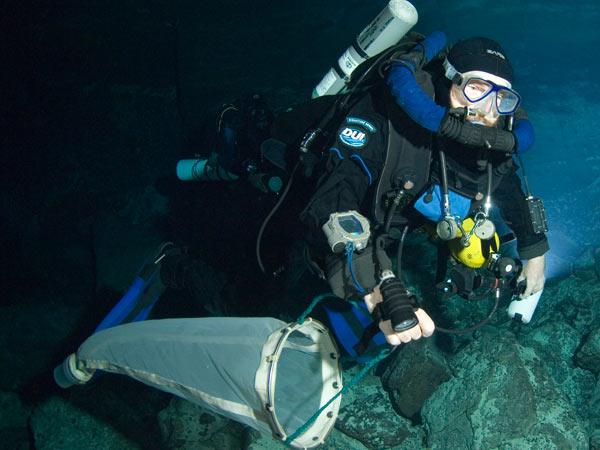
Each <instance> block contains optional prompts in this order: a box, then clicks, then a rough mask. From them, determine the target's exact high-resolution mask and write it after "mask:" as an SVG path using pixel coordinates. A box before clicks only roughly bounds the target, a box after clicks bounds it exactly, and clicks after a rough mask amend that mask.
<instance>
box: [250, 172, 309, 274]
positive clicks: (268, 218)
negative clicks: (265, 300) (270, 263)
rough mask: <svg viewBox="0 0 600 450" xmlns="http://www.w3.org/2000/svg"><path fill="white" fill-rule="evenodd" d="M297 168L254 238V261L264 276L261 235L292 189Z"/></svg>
mask: <svg viewBox="0 0 600 450" xmlns="http://www.w3.org/2000/svg"><path fill="white" fill-rule="evenodd" d="M299 166H300V162H297V163H296V165H295V166H294V169H293V170H292V173H291V174H290V179H289V181H288V184H287V186H286V187H285V189H284V191H283V193H282V194H281V198H280V199H279V200H278V201H277V203H276V204H275V206H273V209H271V212H270V213H269V214H268V215H267V217H266V218H265V220H264V221H263V223H262V225H261V226H260V230H259V231H258V236H257V237H256V261H257V262H258V267H259V268H260V271H261V272H262V273H264V274H266V273H267V271H266V270H265V266H264V265H263V263H262V258H261V257H260V242H261V240H262V235H263V233H264V231H265V228H266V227H267V224H268V223H269V220H271V217H273V215H274V214H275V212H276V211H277V210H278V209H279V207H280V206H281V204H282V203H283V200H284V199H285V197H286V196H287V194H288V192H289V190H290V188H291V187H292V181H293V180H294V175H296V170H298V167H299Z"/></svg>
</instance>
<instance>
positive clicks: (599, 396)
mask: <svg viewBox="0 0 600 450" xmlns="http://www.w3.org/2000/svg"><path fill="white" fill-rule="evenodd" d="M598 405H600V380H598V382H597V383H596V390H595V391H594V393H593V394H592V396H591V398H590V410H591V411H592V413H591V417H590V429H589V430H588V431H589V433H590V449H592V450H600V408H598Z"/></svg>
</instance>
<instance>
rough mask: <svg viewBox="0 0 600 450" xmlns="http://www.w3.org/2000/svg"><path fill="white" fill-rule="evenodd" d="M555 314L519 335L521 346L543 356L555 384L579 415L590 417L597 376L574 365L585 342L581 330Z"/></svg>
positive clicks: (542, 358)
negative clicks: (589, 402)
mask: <svg viewBox="0 0 600 450" xmlns="http://www.w3.org/2000/svg"><path fill="white" fill-rule="evenodd" d="M560 319H561V315H560V314H555V315H554V318H553V319H551V320H545V321H543V323H542V324H537V325H536V324H535V323H532V325H533V326H534V327H535V328H532V329H528V330H524V331H523V332H522V333H521V334H520V335H519V338H518V342H519V344H520V345H523V346H526V347H531V348H532V349H533V350H534V351H535V353H536V355H537V356H538V357H539V358H541V360H542V361H543V364H544V365H545V367H546V369H547V372H548V374H549V376H550V377H551V378H552V381H554V384H555V385H556V387H557V388H559V389H560V390H561V392H562V393H563V394H564V395H565V396H566V397H567V399H569V402H570V403H571V405H572V406H573V407H574V410H575V411H576V412H577V414H578V415H579V416H580V417H581V418H582V419H584V420H587V418H588V415H589V413H590V408H589V404H588V401H587V399H588V398H589V394H590V392H591V391H592V390H593V389H594V386H595V383H596V379H595V377H594V375H593V374H592V373H591V372H589V371H588V370H584V369H582V368H580V367H576V366H575V365H574V363H573V362H574V357H573V356H574V355H575V353H576V351H577V348H578V347H579V346H580V345H581V344H580V343H581V333H580V332H578V331H577V330H575V329H574V328H573V327H572V326H570V325H569V324H568V323H567V322H565V321H563V320H560Z"/></svg>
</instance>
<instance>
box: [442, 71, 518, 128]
mask: <svg viewBox="0 0 600 450" xmlns="http://www.w3.org/2000/svg"><path fill="white" fill-rule="evenodd" d="M462 76H463V81H462V83H461V84H454V83H453V84H452V88H451V89H450V107H451V108H462V107H468V108H470V109H471V110H472V111H475V112H476V115H475V116H468V117H467V119H468V120H470V121H472V122H475V123H479V124H482V125H486V126H488V127H491V126H494V125H496V122H497V121H498V118H499V117H500V115H499V114H498V109H497V107H496V104H497V103H496V102H497V100H498V98H497V96H498V92H492V93H490V94H489V95H486V96H485V97H484V98H483V99H482V100H481V101H478V102H472V101H469V100H468V98H467V96H468V97H470V98H476V97H478V96H479V94H483V93H484V92H485V89H487V88H488V87H487V86H485V84H486V83H485V81H484V80H488V81H491V82H492V83H494V84H496V85H498V86H503V87H510V83H509V82H508V81H506V80H505V79H503V78H500V77H498V76H496V75H492V74H490V73H487V72H481V71H479V70H472V71H470V72H465V73H463V74H462ZM478 80H481V82H480V81H478Z"/></svg>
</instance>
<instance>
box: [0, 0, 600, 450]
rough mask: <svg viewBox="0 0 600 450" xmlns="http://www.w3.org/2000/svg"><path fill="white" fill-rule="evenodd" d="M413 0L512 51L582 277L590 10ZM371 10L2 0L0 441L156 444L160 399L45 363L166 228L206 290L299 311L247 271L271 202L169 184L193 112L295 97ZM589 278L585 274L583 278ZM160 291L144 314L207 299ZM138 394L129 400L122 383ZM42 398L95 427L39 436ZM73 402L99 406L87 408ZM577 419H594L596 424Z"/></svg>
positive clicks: (572, 262)
mask: <svg viewBox="0 0 600 450" xmlns="http://www.w3.org/2000/svg"><path fill="white" fill-rule="evenodd" d="M413 3H414V5H415V6H416V7H417V9H418V11H419V13H420V20H419V23H418V24H417V26H416V27H415V29H416V30H417V31H419V32H421V33H424V34H427V33H429V32H431V31H434V30H438V29H439V30H442V31H444V32H445V33H446V34H447V36H448V41H449V42H453V41H455V40H457V39H459V38H463V37H468V36H473V35H484V36H488V37H491V38H494V39H496V40H498V41H499V42H501V43H502V45H503V47H504V48H505V49H506V51H507V53H508V54H509V55H510V58H511V60H512V63H513V66H514V67H515V72H516V81H515V85H514V87H515V89H516V90H518V91H519V92H520V93H521V94H522V96H523V102H524V106H525V108H526V109H527V111H528V113H529V115H530V118H531V121H532V123H533V125H534V128H535V131H536V144H535V146H534V148H533V149H532V150H530V151H529V152H528V153H526V154H525V155H524V161H525V164H526V168H527V173H528V176H529V182H530V185H531V187H532V190H533V192H534V194H535V195H537V196H541V197H542V198H543V199H544V201H545V203H546V208H547V214H548V218H549V221H550V228H551V231H550V232H549V233H548V237H549V241H550V246H551V252H550V253H549V254H548V267H547V272H546V275H547V277H548V278H549V279H550V280H553V281H551V283H552V282H554V283H556V284H554V285H552V286H555V287H556V291H557V292H562V291H561V289H562V290H563V291H564V290H565V289H567V287H564V288H561V287H560V286H561V285H560V283H561V282H562V280H564V279H566V278H568V277H572V276H573V275H574V274H575V275H577V274H578V273H581V270H583V271H584V272H585V273H588V272H589V271H592V272H593V270H594V264H596V265H598V264H599V263H598V258H600V256H598V255H597V250H596V249H597V248H599V247H600V238H599V236H600V207H599V206H598V205H599V204H600V182H599V181H598V180H599V179H600V154H599V153H598V147H599V145H600V131H598V126H597V122H598V112H597V105H598V102H599V101H600V89H599V87H600V86H599V83H598V73H599V71H600V63H599V61H598V56H597V54H598V51H597V49H598V47H599V45H600V34H599V33H598V31H597V30H598V27H599V26H600V7H599V6H598V5H597V4H596V2H592V1H578V2H571V3H568V4H567V3H565V2H559V1H543V2H542V1H537V2H527V3H526V4H524V3H523V2H518V1H508V2H491V1H464V2H459V3H458V2H450V1H442V0H438V1H434V2H432V1H416V2H413ZM384 6H385V2H383V1H376V2H359V1H356V0H349V1H345V2H339V1H333V2H326V3H325V2H321V1H313V0H308V1H302V2H299V1H293V2H292V1H288V2H275V1H272V0H257V1H253V2H241V1H233V0H226V1H223V2H213V3H208V2H192V1H175V2H168V1H158V0H154V1H146V2H140V1H134V0H131V1H123V2H118V3H115V2H106V1H95V0H94V1H88V2H75V1H58V2H48V1H7V2H5V3H4V5H3V6H2V13H1V15H0V29H1V30H2V38H1V40H0V58H1V59H0V61H2V64H1V66H0V129H1V133H0V144H1V147H2V155H3V157H4V164H2V172H1V176H2V183H3V189H2V194H1V199H2V209H1V214H2V230H3V232H2V235H1V237H0V240H1V242H2V252H1V253H2V267H1V276H2V282H3V286H4V293H3V295H2V296H1V298H2V300H0V305H1V306H0V310H1V313H0V329H2V333H1V334H0V336H1V337H0V346H2V350H3V351H2V355H3V356H2V358H1V360H0V366H1V367H2V370H1V371H0V372H1V373H0V393H1V394H2V399H1V401H0V405H2V409H3V410H2V411H1V412H0V430H3V432H2V433H1V434H4V433H6V436H8V438H7V440H6V441H5V442H6V443H5V444H0V447H2V445H4V447H2V448H81V449H84V448H103V447H101V446H99V447H94V442H96V443H97V442H99V441H101V440H102V439H103V438H102V430H103V429H104V428H103V427H104V426H105V427H107V429H117V430H119V432H120V433H122V434H123V435H125V436H127V438H128V440H127V442H135V443H136V445H137V447H135V448H161V446H160V444H157V442H159V441H160V439H161V438H160V435H159V433H158V431H157V430H158V427H157V426H148V421H149V422H152V423H154V422H155V421H156V419H155V415H156V411H159V410H160V409H162V408H163V407H164V406H165V405H166V403H167V402H168V398H167V397H166V396H163V395H162V394H159V393H156V394H154V393H148V390H145V389H144V388H143V387H139V386H137V385H135V384H133V383H131V382H128V381H122V380H121V381H117V382H115V383H114V384H111V382H109V381H107V380H106V379H102V380H100V382H99V384H100V387H99V388H98V390H96V391H95V390H94V388H95V387H96V386H95V387H92V388H90V389H89V390H86V391H79V392H78V393H76V394H65V393H63V392H58V391H57V390H56V389H55V388H54V387H53V385H52V382H51V379H50V378H49V371H50V370H51V369H52V368H53V367H54V365H55V364H56V363H58V362H59V361H60V360H62V358H63V357H64V356H65V355H66V354H68V353H69V352H72V351H73V350H75V349H76V348H77V345H78V343H79V342H81V340H82V339H84V338H85V337H86V336H87V335H88V334H89V333H90V332H91V331H92V330H93V329H94V327H95V325H96V324H97V323H98V322H99V321H100V320H101V319H102V317H103V316H104V314H105V313H106V312H108V310H109V309H110V308H111V306H112V305H113V304H114V303H115V302H116V301H117V300H118V299H119V297H120V296H121V295H122V293H123V291H124V290H125V289H126V288H127V286H128V285H129V283H130V280H131V279H132V277H133V275H134V274H135V273H136V271H137V270H138V269H139V266H140V264H141V261H142V260H143V257H144V256H145V255H147V254H148V253H149V252H151V251H152V249H153V248H154V247H155V246H156V244H158V243H159V242H161V241H163V240H166V239H171V240H175V241H177V242H181V243H185V244H186V245H188V246H189V247H190V251H191V252H192V253H193V254H194V255H196V256H199V257H200V258H201V259H202V260H203V261H205V262H206V263H207V264H209V265H210V266H211V268H212V269H213V270H214V271H215V273H218V274H220V276H222V277H223V278H224V279H226V280H228V282H227V285H228V286H227V289H228V291H227V293H226V294H223V295H224V296H225V297H227V298H229V299H235V300H234V302H237V304H236V305H235V306H236V307H240V304H243V305H242V306H243V307H244V308H245V309H244V311H245V312H246V314H247V315H253V314H266V313H271V314H277V313H279V314H284V315H286V314H287V315H288V316H289V318H293V317H295V316H296V315H297V314H298V312H301V311H302V309H303V306H304V305H302V304H298V303H296V304H294V303H293V302H292V303H290V304H288V305H286V307H287V309H286V311H285V312H281V311H277V309H278V305H277V302H276V301H274V300H273V297H274V295H276V293H277V292H280V291H281V290H282V289H285V288H284V287H283V286H282V285H279V284H275V285H273V284H269V283H268V282H267V281H266V280H264V279H263V278H262V277H261V276H260V274H259V273H258V270H257V269H256V267H255V262H254V255H253V252H254V238H255V236H256V233H257V231H258V226H259V224H260V222H261V220H262V218H263V217H264V216H265V215H266V214H267V212H268V211H269V209H270V207H271V206H272V204H273V200H272V199H271V198H268V197H259V198H257V196H256V194H255V192H254V191H251V190H250V189H251V188H250V187H247V188H243V189H242V188H239V187H234V186H230V185H225V184H217V183H215V184H211V185H206V184H201V183H194V182H189V183H187V184H186V183H181V182H177V181H176V180H174V168H175V164H176V162H177V161H178V160H179V159H180V158H182V157H189V156H191V155H194V154H207V153H208V150H209V148H207V147H208V146H209V144H210V133H211V130H212V128H211V127H209V126H207V123H211V124H212V116H213V114H214V112H216V111H217V109H218V108H219V107H220V105H221V104H223V103H225V102H230V101H232V100H233V99H235V98H236V96H238V95H239V94H241V93H245V92H251V91H257V92H260V93H262V94H264V95H265V96H266V97H267V98H268V99H269V101H270V102H271V104H272V106H273V108H274V109H275V110H277V111H281V110H282V109H283V108H285V107H286V106H287V105H290V104H292V103H296V102H298V101H302V100H304V99H307V98H308V97H309V96H310V92H311V91H312V88H313V87H314V85H315V84H316V83H317V82H318V81H319V80H320V78H321V76H322V75H323V74H324V73H325V72H326V71H327V70H328V69H329V67H330V66H331V64H332V63H333V62H334V61H335V59H336V58H337V57H338V56H339V55H340V54H341V52H342V51H343V50H344V49H345V48H346V47H347V46H348V45H349V44H350V43H351V41H352V40H353V39H354V37H355V36H356V34H357V33H358V32H359V31H360V30H361V29H362V28H363V27H364V26H365V25H366V24H367V23H368V22H369V20H370V18H372V17H374V16H375V15H376V14H377V13H378V12H379V11H380V10H381V9H382V8H383V7H384ZM211 126H212V125H211ZM275 223H276V225H275V226H274V229H275V230H278V232H276V231H273V230H272V231H271V233H270V237H271V239H272V240H271V241H270V242H271V245H270V246H268V247H267V250H266V251H267V254H266V256H265V257H266V258H267V261H269V262H271V261H277V260H278V259H279V258H280V257H281V256H282V255H281V254H280V252H279V249H280V248H283V247H284V246H285V244H287V242H285V241H286V239H287V235H286V232H284V231H283V230H285V228H283V227H284V226H285V222H284V221H281V219H277V218H276V219H275ZM295 232H296V229H295V228H294V227H290V233H291V234H292V235H294V236H295V234H294V233H295ZM596 270H598V269H596ZM586 271H587V272H586ZM302 276H304V275H303V274H302V273H299V274H295V275H292V278H293V279H294V280H298V279H301V277H302ZM232 279H234V280H236V282H235V283H233V282H232V281H231V280H232ZM590 280H591V281H590ZM590 280H588V279H585V281H586V282H588V281H589V282H590V285H591V286H597V278H596V279H594V278H593V277H592V278H591V279H590ZM300 284H302V283H300ZM564 286H566V285H564ZM320 288H322V286H321V285H317V286H313V287H306V288H305V289H306V292H304V291H303V290H302V288H299V287H298V286H297V285H296V286H294V287H293V288H289V289H288V292H287V293H286V295H287V296H288V298H291V299H292V300H298V298H300V297H302V298H303V295H305V294H307V295H308V294H311V295H312V294H313V292H312V290H318V289H320ZM266 293H267V294H268V295H265V294H266ZM169 295H170V297H169V298H168V300H169V301H170V303H166V304H165V302H161V303H160V305H159V306H158V308H157V312H156V314H157V316H159V317H167V316H170V315H171V316H172V315H177V316H186V315H202V314H207V313H209V311H207V309H208V307H203V305H201V304H197V303H196V304H194V303H193V302H190V299H189V298H187V297H185V296H178V295H177V294H174V293H170V294H169ZM240 299H243V300H240ZM308 301H309V299H306V302H307V303H308ZM589 301H590V302H592V300H591V299H590V300H589ZM590 304H591V303H590ZM594 314H596V316H594V317H596V319H597V314H598V313H597V312H595V313H594ZM586 327H587V325H586ZM576 329H577V331H578V332H581V333H583V332H582V331H581V330H584V329H585V330H587V331H586V333H588V334H589V333H590V332H592V331H593V327H592V328H590V327H587V328H585V327H580V328H576ZM579 340H581V335H580V336H579ZM111 380H113V378H111ZM115 386H116V387H115ZM84 389H88V388H84ZM138 390H139V391H140V392H141V394H140V395H143V396H145V397H143V398H144V399H145V400H146V403H141V402H140V401H139V397H136V395H135V394H133V393H135V392H137V391H138ZM98 391H99V392H108V394H106V395H104V397H103V394H101V393H99V392H98ZM596 391H597V388H596ZM123 392H125V394H123ZM588 394H589V393H588ZM69 395H71V396H69ZM582 395H583V394H582ZM113 397H114V398H113ZM57 398H58V399H63V400H64V401H65V402H66V404H69V402H70V404H72V405H75V406H76V408H82V409H83V410H85V411H87V414H89V416H90V417H96V418H98V420H99V421H100V423H101V424H102V423H104V424H105V425H98V424H96V423H94V422H93V421H92V420H91V419H90V422H84V423H87V426H89V430H93V431H89V433H88V434H90V441H89V442H87V443H85V444H84V443H81V446H79V447H71V444H67V443H66V442H67V441H60V439H58V438H56V435H55V434H54V435H53V437H50V435H52V433H50V435H48V434H46V435H44V433H43V432H42V431H39V430H49V429H52V426H47V424H46V423H47V421H48V417H51V416H52V415H53V414H55V415H58V416H60V415H61V414H64V421H65V422H66V421H69V420H71V421H73V422H74V421H76V419H74V418H73V417H74V416H75V417H76V414H75V415H74V413H73V411H72V410H71V411H67V409H68V408H66V407H65V406H64V404H62V403H61V404H60V405H61V406H56V405H57V403H52V402H54V401H56V399H57ZM86 398H91V399H94V401H100V400H101V399H102V398H110V401H109V402H108V403H107V404H102V406H100V407H99V408H98V409H94V408H93V407H91V406H90V403H89V402H87V401H86ZM582 401H583V400H582ZM52 411H54V412H52ZM128 417H134V418H133V419H131V421H132V422H131V424H134V425H135V426H130V423H129V422H128V420H127V418H128ZM146 419H147V420H146ZM582 420H588V421H589V420H592V423H596V426H597V425H598V422H593V421H594V420H596V421H598V418H596V419H590V418H589V417H585V418H583V419H582ZM59 422H60V421H59ZM81 426H84V427H85V426H86V425H81ZM138 426H139V430H141V431H135V430H134V429H135V428H136V427H138ZM592 428H593V427H592ZM592 428H588V429H592ZM143 430H154V431H143ZM83 434H85V432H84V433H83ZM60 442H62V444H61V443H60ZM69 442H70V441H69ZM98 445H99V444H98ZM115 445H117V444H115ZM119 445H121V446H122V447H120V448H127V447H126V445H128V444H123V443H121V444H119ZM107 448H109V447H108V446H107Z"/></svg>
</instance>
